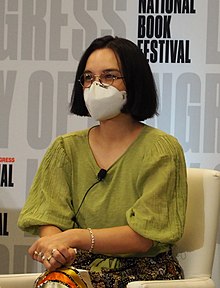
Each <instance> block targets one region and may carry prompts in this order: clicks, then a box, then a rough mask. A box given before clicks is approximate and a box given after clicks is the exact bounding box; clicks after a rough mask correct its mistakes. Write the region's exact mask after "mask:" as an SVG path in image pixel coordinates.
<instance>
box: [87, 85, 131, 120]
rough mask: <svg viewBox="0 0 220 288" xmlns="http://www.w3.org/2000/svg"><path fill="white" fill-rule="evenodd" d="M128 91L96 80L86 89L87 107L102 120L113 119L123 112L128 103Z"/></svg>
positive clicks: (97, 118) (96, 117) (95, 116)
mask: <svg viewBox="0 0 220 288" xmlns="http://www.w3.org/2000/svg"><path fill="white" fill-rule="evenodd" d="M126 94H127V93H126V91H119V90H118V89H116V88H115V87H113V86H107V87H106V86H104V85H102V84H101V83H100V82H97V81H94V82H93V83H92V85H91V86H90V87H89V88H86V89H85V90H84V99H85V103H86V107H87V109H88V111H89V114H90V115H91V117H93V118H94V119H95V120H98V121H102V120H107V119H111V118H113V117H115V116H117V115H119V114H120V113H121V109H122V107H123V106H124V105H125V103H126V100H127V98H126Z"/></svg>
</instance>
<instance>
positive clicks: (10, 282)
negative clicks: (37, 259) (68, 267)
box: [0, 269, 92, 288]
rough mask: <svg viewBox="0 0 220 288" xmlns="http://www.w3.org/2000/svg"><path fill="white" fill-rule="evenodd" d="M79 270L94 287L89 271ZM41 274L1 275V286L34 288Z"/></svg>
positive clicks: (1, 287) (89, 284)
mask: <svg viewBox="0 0 220 288" xmlns="http://www.w3.org/2000/svg"><path fill="white" fill-rule="evenodd" d="M78 270H79V272H80V275H81V276H82V278H83V279H84V281H85V282H86V283H87V285H88V288H92V284H91V281H90V277H89V274H88V272H87V271H86V270H82V269H78ZM40 274H41V273H26V274H4V275H0V288H33V285H34V281H35V280H36V279H37V277H38V276H39V275H40Z"/></svg>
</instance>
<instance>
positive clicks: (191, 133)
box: [174, 73, 201, 152]
mask: <svg viewBox="0 0 220 288" xmlns="http://www.w3.org/2000/svg"><path fill="white" fill-rule="evenodd" d="M200 103H201V81H200V78H199V77H198V75H196V74H194V73H184V74H182V75H181V76H180V77H179V78H178V79H177V83H176V104H175V107H176V111H175V121H174V122H175V129H174V131H175V133H174V134H175V135H176V137H177V138H178V139H179V140H180V142H181V144H182V145H183V147H184V150H185V151H188V150H190V149H191V151H192V152H199V143H200V120H201V107H200V106H201V104H200Z"/></svg>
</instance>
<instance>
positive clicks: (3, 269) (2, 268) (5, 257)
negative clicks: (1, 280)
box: [0, 244, 9, 274]
mask: <svg viewBox="0 0 220 288" xmlns="http://www.w3.org/2000/svg"><path fill="white" fill-rule="evenodd" d="M0 255H1V261H0V274H8V273H9V250H8V248H7V247H6V246H4V245H2V244H0Z"/></svg>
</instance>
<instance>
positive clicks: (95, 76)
mask: <svg viewBox="0 0 220 288" xmlns="http://www.w3.org/2000/svg"><path fill="white" fill-rule="evenodd" d="M110 72H119V73H121V72H120V71H119V70H114V69H109V70H105V71H103V72H102V73H101V74H99V75H98V74H93V73H91V72H86V71H85V72H83V74H82V75H81V76H80V77H79V79H78V82H79V83H80V85H81V86H82V87H83V88H90V87H91V85H92V83H93V82H94V81H95V79H96V78H97V77H98V79H99V82H100V83H101V84H102V85H104V86H106V87H108V86H111V85H112V84H113V83H114V81H115V80H117V79H124V76H114V75H112V76H113V78H112V82H111V84H108V83H104V82H103V81H102V80H101V78H100V76H101V75H105V74H107V73H110ZM86 73H87V74H90V75H92V79H91V84H90V85H89V86H86V87H85V86H84V83H82V81H81V78H82V77H83V75H85V74H86ZM110 75H111V74H110Z"/></svg>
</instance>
